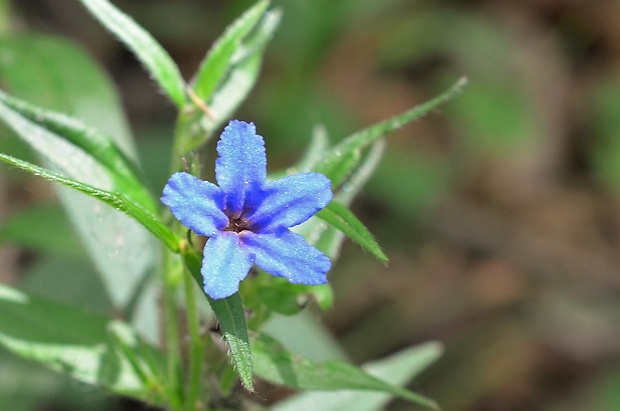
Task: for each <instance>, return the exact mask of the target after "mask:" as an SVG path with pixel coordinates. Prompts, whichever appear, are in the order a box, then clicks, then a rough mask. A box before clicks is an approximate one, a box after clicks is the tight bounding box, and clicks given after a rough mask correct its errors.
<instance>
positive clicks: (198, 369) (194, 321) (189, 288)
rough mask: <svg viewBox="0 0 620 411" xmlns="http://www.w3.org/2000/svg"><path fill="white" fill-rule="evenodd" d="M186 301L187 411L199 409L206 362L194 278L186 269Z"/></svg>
mask: <svg viewBox="0 0 620 411" xmlns="http://www.w3.org/2000/svg"><path fill="white" fill-rule="evenodd" d="M184 286H185V287H184V288H185V301H186V312H187V326H188V329H189V335H190V339H191V342H190V344H191V347H190V355H189V367H190V368H189V387H188V389H187V392H186V397H185V398H186V401H185V403H186V405H187V411H195V410H196V409H199V407H198V401H202V400H203V399H202V398H200V397H199V395H200V388H201V382H202V369H203V368H202V365H203V362H204V354H205V344H204V341H203V339H202V338H201V336H200V314H199V312H198V307H197V305H196V296H195V294H194V278H193V277H192V276H191V274H190V273H189V272H188V271H187V270H185V275H184Z"/></svg>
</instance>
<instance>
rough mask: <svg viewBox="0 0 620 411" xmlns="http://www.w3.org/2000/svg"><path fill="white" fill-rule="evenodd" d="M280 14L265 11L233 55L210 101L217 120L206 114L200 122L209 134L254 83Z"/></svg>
mask: <svg viewBox="0 0 620 411" xmlns="http://www.w3.org/2000/svg"><path fill="white" fill-rule="evenodd" d="M280 17H281V13H280V12H278V11H269V12H266V13H264V14H263V17H262V19H261V20H260V21H259V22H258V24H257V25H256V27H255V28H254V30H252V32H251V33H250V34H249V35H248V36H246V38H245V39H244V40H243V42H242V45H241V46H240V47H238V48H237V50H236V52H235V54H234V55H233V56H232V58H231V59H230V63H229V66H228V70H227V72H226V75H225V76H224V78H223V80H222V81H221V82H220V83H219V84H218V86H217V88H216V90H215V92H214V93H213V94H212V96H211V99H210V100H209V101H208V102H207V105H208V107H209V108H210V109H211V110H212V111H213V112H214V113H215V117H216V119H215V120H212V119H210V118H208V117H206V116H205V117H203V119H202V122H201V124H202V126H203V128H204V130H205V131H206V133H207V135H211V134H212V133H213V131H214V130H216V129H217V128H218V127H219V126H220V125H221V124H222V123H223V122H225V121H226V120H227V119H228V118H229V117H230V116H231V115H232V113H233V112H234V111H235V110H236V109H237V107H238V106H239V105H240V104H241V103H242V102H243V101H244V100H245V98H246V97H247V95H248V94H249V92H250V90H251V89H252V87H254V84H255V83H256V80H257V78H258V73H259V70H260V67H261V62H262V59H263V53H264V50H265V47H266V46H267V44H268V43H269V41H270V40H271V38H272V36H273V33H274V32H275V30H276V28H277V27H278V25H279V23H280ZM203 141H204V140H200V139H197V140H196V141H194V142H192V144H191V145H189V146H188V147H189V148H195V147H198V146H199V145H200V144H202V143H203Z"/></svg>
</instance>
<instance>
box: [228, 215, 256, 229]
mask: <svg viewBox="0 0 620 411" xmlns="http://www.w3.org/2000/svg"><path fill="white" fill-rule="evenodd" d="M251 229H252V223H251V222H250V221H249V220H247V219H245V218H243V217H236V218H234V217H229V218H228V225H227V226H226V228H225V229H224V231H234V232H235V233H240V232H242V231H245V230H251Z"/></svg>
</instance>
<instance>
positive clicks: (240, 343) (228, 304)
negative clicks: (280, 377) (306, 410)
mask: <svg viewBox="0 0 620 411" xmlns="http://www.w3.org/2000/svg"><path fill="white" fill-rule="evenodd" d="M182 252H183V257H184V260H185V265H186V266H187V268H188V269H189V272H190V274H191V275H192V277H193V278H194V280H195V281H196V282H197V283H198V285H199V286H200V289H201V290H202V289H203V281H202V274H200V267H201V261H200V256H199V255H198V253H196V252H195V251H194V250H193V249H190V248H187V249H183V250H182ZM205 295H206V294H205ZM206 297H207V299H208V300H209V304H210V305H211V308H212V309H213V312H214V313H215V316H216V317H217V319H218V321H219V323H220V328H221V331H222V337H223V338H224V340H225V341H226V343H227V344H228V348H229V349H230V356H231V358H232V361H233V364H234V366H235V370H236V371H237V375H239V378H240V379H241V383H242V384H243V386H244V387H245V389H247V390H248V391H252V390H254V381H253V379H252V375H253V361H252V351H251V350H250V340H249V338H248V326H247V323H246V321H245V310H244V309H243V304H242V303H241V297H240V296H239V293H235V294H233V295H231V296H230V297H228V298H222V299H220V300H214V299H213V298H211V297H209V296H208V295H206Z"/></svg>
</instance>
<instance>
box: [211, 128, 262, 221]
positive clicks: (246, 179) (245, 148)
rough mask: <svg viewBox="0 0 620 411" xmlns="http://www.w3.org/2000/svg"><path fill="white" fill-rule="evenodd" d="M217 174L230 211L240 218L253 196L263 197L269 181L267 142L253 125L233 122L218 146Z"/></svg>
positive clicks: (232, 214)
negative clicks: (261, 190) (261, 192)
mask: <svg viewBox="0 0 620 411" xmlns="http://www.w3.org/2000/svg"><path fill="white" fill-rule="evenodd" d="M217 152H218V154H219V157H218V159H217V160H216V161H215V175H216V178H217V183H218V185H219V186H220V187H221V188H222V190H223V191H224V193H226V211H227V212H228V214H229V215H231V216H234V215H237V216H239V215H240V214H241V212H242V211H243V209H244V205H246V201H251V200H252V199H251V197H252V196H254V195H256V194H260V189H261V187H262V186H263V185H264V184H265V182H266V181H267V157H266V155H265V142H264V141H263V138H262V137H261V136H259V135H258V134H256V127H254V124H253V123H246V122H244V121H239V120H233V121H231V122H230V123H228V126H227V127H226V128H225V129H224V132H223V133H222V136H221V137H220V141H219V142H218V143H217Z"/></svg>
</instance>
